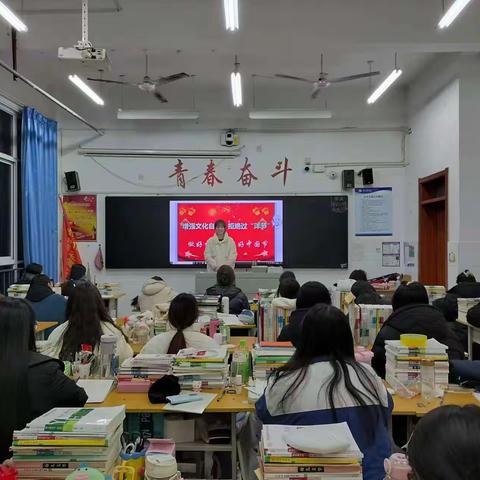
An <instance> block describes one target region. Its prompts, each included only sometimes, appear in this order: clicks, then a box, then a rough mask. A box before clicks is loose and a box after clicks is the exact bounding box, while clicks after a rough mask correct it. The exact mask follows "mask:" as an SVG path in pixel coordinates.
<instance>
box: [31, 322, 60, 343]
mask: <svg viewBox="0 0 480 480" xmlns="http://www.w3.org/2000/svg"><path fill="white" fill-rule="evenodd" d="M57 325H58V322H38V323H37V326H36V327H35V337H36V339H37V340H43V339H44V338H45V331H46V330H48V329H49V328H53V327H56V326H57Z"/></svg>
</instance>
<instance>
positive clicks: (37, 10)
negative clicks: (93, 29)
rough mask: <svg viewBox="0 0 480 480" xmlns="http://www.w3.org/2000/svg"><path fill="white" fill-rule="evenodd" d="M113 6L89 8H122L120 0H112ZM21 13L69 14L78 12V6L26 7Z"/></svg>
mask: <svg viewBox="0 0 480 480" xmlns="http://www.w3.org/2000/svg"><path fill="white" fill-rule="evenodd" d="M113 4H114V6H113V7H102V8H90V10H89V12H90V13H119V12H121V11H122V10H123V7H122V5H121V4H120V0H113ZM20 11H21V12H22V14H23V15H69V14H78V13H79V12H80V11H81V9H80V8H30V9H28V8H26V9H22V10H20Z"/></svg>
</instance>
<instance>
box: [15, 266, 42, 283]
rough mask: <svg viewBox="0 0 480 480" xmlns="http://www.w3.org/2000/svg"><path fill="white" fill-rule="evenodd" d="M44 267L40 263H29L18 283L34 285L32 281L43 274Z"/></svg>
mask: <svg viewBox="0 0 480 480" xmlns="http://www.w3.org/2000/svg"><path fill="white" fill-rule="evenodd" d="M42 270H43V266H42V265H40V264H39V263H29V264H28V265H27V266H26V267H25V272H23V275H22V278H21V279H20V280H19V281H18V283H19V284H28V283H32V280H33V279H34V278H35V277H36V276H37V275H40V274H41V273H42Z"/></svg>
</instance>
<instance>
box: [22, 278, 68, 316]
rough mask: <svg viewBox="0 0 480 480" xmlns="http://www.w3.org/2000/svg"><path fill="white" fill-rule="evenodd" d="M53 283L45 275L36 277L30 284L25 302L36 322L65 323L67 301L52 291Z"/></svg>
mask: <svg viewBox="0 0 480 480" xmlns="http://www.w3.org/2000/svg"><path fill="white" fill-rule="evenodd" d="M52 287H53V282H52V281H51V280H50V278H49V277H48V276H47V275H37V276H36V277H35V278H34V279H33V280H32V283H31V284H30V288H29V289H28V292H27V296H26V297H25V298H26V300H28V301H29V302H30V305H31V307H32V309H33V311H34V312H35V317H36V320H37V322H57V323H63V322H64V321H65V308H66V306H67V300H66V299H65V297H62V295H58V294H57V293H55V292H54V291H53V290H52Z"/></svg>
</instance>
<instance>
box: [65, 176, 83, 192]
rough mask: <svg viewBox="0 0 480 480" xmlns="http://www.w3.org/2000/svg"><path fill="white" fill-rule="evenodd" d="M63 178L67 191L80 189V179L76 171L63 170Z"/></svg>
mask: <svg viewBox="0 0 480 480" xmlns="http://www.w3.org/2000/svg"><path fill="white" fill-rule="evenodd" d="M65 180H66V182H67V190H68V191H69V192H79V191H80V180H79V178H78V172H76V171H72V172H65Z"/></svg>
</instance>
